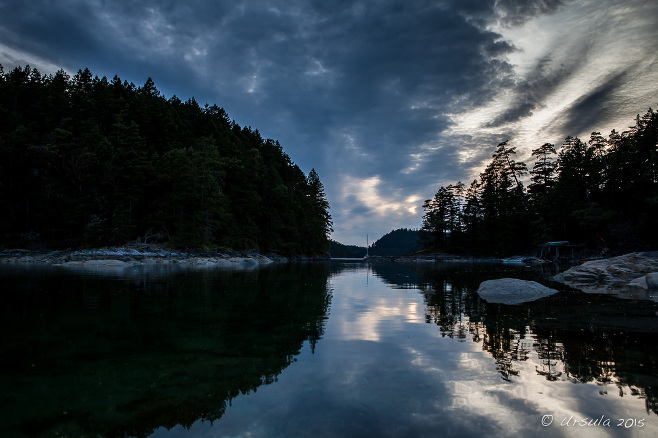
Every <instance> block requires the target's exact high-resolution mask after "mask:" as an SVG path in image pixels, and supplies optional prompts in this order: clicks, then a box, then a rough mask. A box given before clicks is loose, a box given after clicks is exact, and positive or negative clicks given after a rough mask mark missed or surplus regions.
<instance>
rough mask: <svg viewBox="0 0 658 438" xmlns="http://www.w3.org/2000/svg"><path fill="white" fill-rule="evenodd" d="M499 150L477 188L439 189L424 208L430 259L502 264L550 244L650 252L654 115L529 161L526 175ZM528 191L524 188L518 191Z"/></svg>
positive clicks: (655, 192)
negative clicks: (496, 259) (484, 258)
mask: <svg viewBox="0 0 658 438" xmlns="http://www.w3.org/2000/svg"><path fill="white" fill-rule="evenodd" d="M515 154H516V148H515V147H510V146H509V145H508V143H507V142H503V143H500V144H499V145H498V147H497V148H496V151H495V153H494V154H493V155H492V160H491V162H490V163H489V165H488V166H487V167H486V168H485V170H484V171H483V172H482V173H481V174H480V176H479V179H476V180H474V181H473V182H472V183H471V184H470V185H469V186H466V185H465V184H463V183H462V182H458V183H456V184H450V185H448V186H447V187H443V186H442V187H440V188H439V190H438V191H437V192H436V194H435V195H434V197H433V198H432V199H428V200H426V201H425V202H424V204H423V209H424V211H425V214H424V216H423V223H422V228H421V232H420V237H421V240H422V244H423V246H424V247H425V248H426V249H428V250H435V251H449V252H456V253H473V254H478V253H479V254H488V255H510V254H515V253H517V254H518V253H527V252H529V251H531V250H532V248H533V247H536V245H539V244H542V243H545V242H549V241H570V242H571V243H573V244H576V245H579V246H580V248H581V249H582V250H585V251H590V252H592V253H597V254H614V253H620V252H627V251H637V250H647V249H656V247H657V246H658V232H656V230H658V113H656V112H655V111H653V110H652V109H649V110H648V111H647V113H646V114H644V115H642V116H640V115H638V116H637V117H636V119H635V124H634V125H633V126H632V127H630V129H629V130H628V131H625V132H622V133H618V132H616V131H614V130H613V131H612V132H611V133H610V134H609V136H608V137H607V138H606V137H604V136H602V135H601V133H600V132H593V133H592V134H591V136H590V138H589V140H588V141H586V142H585V141H582V140H581V139H579V138H577V137H567V138H566V139H565V140H564V143H563V144H562V145H561V147H557V148H556V147H555V145H553V144H550V143H545V144H543V145H541V146H540V147H538V148H537V149H534V150H533V151H532V157H533V158H534V163H533V164H532V168H531V169H528V166H527V165H526V164H525V163H523V162H520V161H516V160H515ZM526 184H527V187H526Z"/></svg>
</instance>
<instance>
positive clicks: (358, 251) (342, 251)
mask: <svg viewBox="0 0 658 438" xmlns="http://www.w3.org/2000/svg"><path fill="white" fill-rule="evenodd" d="M329 254H330V255H331V257H334V258H361V257H363V256H364V255H366V247H365V246H356V245H343V244H342V243H340V242H336V241H335V240H330V241H329Z"/></svg>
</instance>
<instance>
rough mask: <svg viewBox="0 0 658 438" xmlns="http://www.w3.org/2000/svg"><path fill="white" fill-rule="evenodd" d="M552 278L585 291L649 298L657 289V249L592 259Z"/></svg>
mask: <svg viewBox="0 0 658 438" xmlns="http://www.w3.org/2000/svg"><path fill="white" fill-rule="evenodd" d="M553 279H554V280H555V281H558V282H560V283H563V284H566V285H567V286H570V287H573V288H576V289H580V290H582V291H583V292H587V293H599V294H614V295H618V296H621V297H625V298H651V297H650V296H649V295H648V294H649V293H650V292H651V291H652V290H653V291H656V290H657V289H658V251H654V252H636V253H631V254H625V255H622V256H619V257H612V258H609V259H602V260H592V261H589V262H585V263H583V264H582V265H579V266H574V267H573V268H570V269H568V270H567V271H564V272H562V273H560V274H558V275H556V276H555V277H553Z"/></svg>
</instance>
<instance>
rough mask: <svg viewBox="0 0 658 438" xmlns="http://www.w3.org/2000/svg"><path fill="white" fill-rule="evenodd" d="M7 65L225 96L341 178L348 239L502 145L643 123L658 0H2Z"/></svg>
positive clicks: (0, 35)
mask: <svg viewBox="0 0 658 438" xmlns="http://www.w3.org/2000/svg"><path fill="white" fill-rule="evenodd" d="M0 64H2V65H3V66H4V69H5V71H6V72H7V71H9V70H11V69H12V68H14V67H16V66H25V65H28V64H29V65H30V66H32V67H33V68H34V67H36V68H38V69H39V70H40V71H41V73H42V74H54V73H55V72H56V71H57V70H59V69H64V70H65V71H67V72H68V73H69V74H75V73H76V72H77V71H78V70H80V69H84V68H89V69H90V70H91V72H92V73H93V74H94V75H98V76H99V77H102V76H107V77H108V78H110V79H111V78H113V77H114V76H115V75H117V76H119V78H121V79H122V80H127V81H128V82H133V83H134V84H135V85H137V86H141V85H143V84H144V83H145V82H146V80H147V78H149V77H150V78H152V79H153V81H154V82H155V84H156V86H157V88H158V90H159V91H160V92H161V93H162V94H163V95H164V96H165V97H167V98H169V97H171V96H173V95H176V96H177V97H179V98H180V99H182V100H187V99H189V98H191V97H194V98H195V99H196V100H197V102H199V103H200V104H202V105H203V104H205V103H208V104H210V105H212V104H217V105H218V106H220V107H223V108H224V109H225V110H226V111H227V113H228V115H229V117H230V118H231V119H233V120H235V121H236V122H237V123H238V124H239V125H241V126H251V127H252V128H254V129H257V130H258V131H259V132H260V133H261V135H262V136H263V137H264V138H272V139H275V140H278V141H279V142H280V143H281V145H282V147H283V149H284V150H285V151H286V152H287V153H288V155H290V157H291V159H292V161H293V162H294V163H296V164H297V165H299V167H300V168H301V169H302V170H303V171H304V172H305V173H307V174H308V172H309V171H310V170H311V169H313V168H314V169H315V170H316V171H317V172H318V174H319V175H320V178H321V180H322V182H323V184H324V187H325V192H326V195H327V199H328V201H329V203H330V205H331V210H330V213H331V215H332V218H333V222H334V233H333V235H332V236H331V237H332V238H333V239H334V240H338V241H339V242H342V243H345V244H353V245H364V244H365V240H366V235H369V237H370V242H373V241H374V240H375V239H377V238H379V237H381V236H382V235H384V234H386V233H387V232H389V231H391V230H393V229H397V228H419V227H420V226H421V222H422V215H423V209H422V204H423V201H424V200H425V199H428V198H431V197H432V196H433V195H434V194H435V193H436V191H437V190H438V189H439V187H440V186H442V185H443V186H446V185H448V184H452V183H456V182H457V181H463V182H464V183H465V184H466V185H469V184H470V182H471V181H472V180H473V179H475V178H477V177H478V175H479V173H480V172H481V171H482V170H483V169H484V167H485V166H486V165H487V164H488V163H489V161H490V159H491V155H492V154H493V152H494V151H495V149H496V146H497V144H498V143H500V142H502V141H509V146H512V147H516V148H517V157H516V158H517V160H520V161H524V162H526V164H528V166H529V167H532V164H533V163H534V160H533V159H532V158H531V151H532V149H536V148H538V147H539V146H541V145H542V144H543V143H546V142H550V143H553V144H555V145H557V146H560V145H561V144H562V142H563V140H564V138H565V137H567V136H578V137H580V138H581V139H582V140H584V141H586V140H588V139H589V136H590V134H591V132H593V131H600V132H601V133H602V134H603V135H604V136H607V135H608V134H609V132H610V131H611V130H612V129H616V130H617V131H624V130H627V129H628V127H629V126H631V125H632V124H633V120H634V118H635V116H636V115H637V114H644V113H645V112H646V111H647V110H648V109H649V108H650V107H651V108H655V107H656V106H657V103H658V2H657V1H655V0H646V1H645V0H625V1H623V2H622V1H619V0H433V1H425V0H364V1H360V0H356V1H348V0H333V1H326V0H285V1H284V0H267V1H263V0H248V1H240V0H231V1H225V0H216V1H211V0H186V1H174V0H145V1H139V0H113V1H105V0H88V1H82V0H58V1H51V0H30V1H24V0H0Z"/></svg>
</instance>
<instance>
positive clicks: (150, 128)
mask: <svg viewBox="0 0 658 438" xmlns="http://www.w3.org/2000/svg"><path fill="white" fill-rule="evenodd" d="M0 211H2V212H3V214H2V215H0V243H2V244H5V245H12V246H14V245H15V246H40V247H44V248H45V247H47V248H62V247H64V248H66V247H81V246H86V247H97V246H104V245H111V244H121V243H125V242H127V241H130V240H135V239H140V240H141V241H143V242H160V243H162V242H168V243H170V244H173V245H175V246H178V247H188V248H210V247H218V246H224V247H230V248H233V249H256V250H259V251H261V252H277V253H282V254H317V253H323V252H326V251H327V250H328V235H329V233H330V232H331V231H332V229H331V226H332V222H331V215H330V214H329V203H328V202H327V199H326V196H325V193H324V188H323V186H322V183H321V182H320V178H319V176H318V174H317V172H315V170H312V171H311V172H310V173H309V175H308V176H307V175H305V174H304V172H302V170H301V169H300V168H299V167H298V166H297V165H296V164H294V163H293V162H292V160H291V159H290V157H289V156H288V155H287V154H286V153H285V152H284V151H283V148H282V147H281V145H280V144H279V143H278V142H277V141H275V140H271V139H263V138H262V137H261V135H260V133H259V132H258V130H254V129H252V128H251V127H241V126H239V125H238V124H237V123H235V122H234V121H231V120H230V119H229V117H228V115H227V113H226V112H225V111H224V109H222V108H221V107H218V106H217V105H212V106H210V105H208V104H206V105H205V106H203V107H202V106H200V105H199V104H198V103H197V102H196V100H195V99H194V98H190V99H188V100H187V101H185V102H183V101H182V100H180V99H179V98H178V97H176V96H172V97H171V98H169V99H166V98H165V97H164V96H163V95H162V94H161V93H160V92H159V91H158V90H157V88H156V85H155V83H154V82H153V80H152V79H151V78H148V79H147V80H146V82H145V84H144V85H143V86H141V87H137V86H135V85H134V84H132V83H128V82H127V81H121V79H119V78H118V77H117V76H115V77H114V78H113V79H112V80H108V79H107V78H106V77H102V78H99V77H98V76H94V75H93V74H92V73H91V72H90V71H89V70H88V69H85V70H80V71H78V73H77V74H75V75H74V76H73V77H71V76H69V75H68V74H67V73H66V72H65V71H63V70H60V71H58V72H57V73H56V74H55V75H41V73H40V72H39V71H38V70H37V69H35V68H30V67H29V66H26V67H24V68H21V67H17V68H15V69H13V70H12V71H10V72H8V73H5V72H4V70H2V68H1V67H0Z"/></svg>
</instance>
